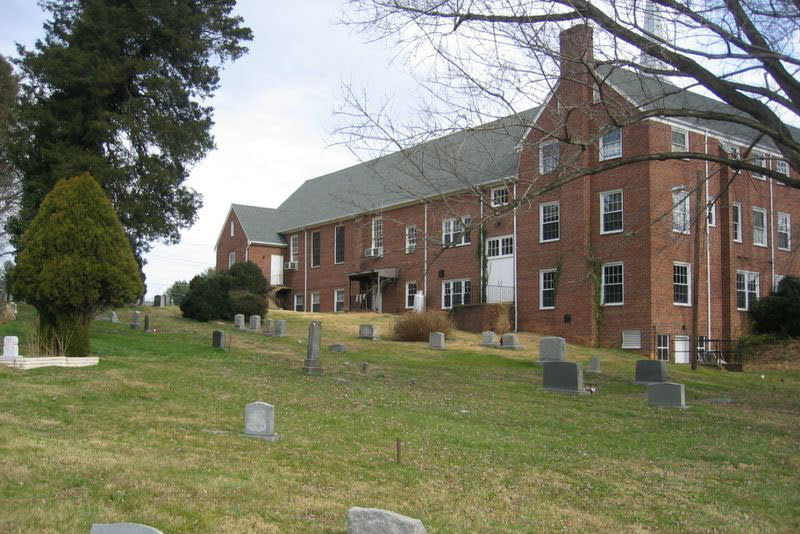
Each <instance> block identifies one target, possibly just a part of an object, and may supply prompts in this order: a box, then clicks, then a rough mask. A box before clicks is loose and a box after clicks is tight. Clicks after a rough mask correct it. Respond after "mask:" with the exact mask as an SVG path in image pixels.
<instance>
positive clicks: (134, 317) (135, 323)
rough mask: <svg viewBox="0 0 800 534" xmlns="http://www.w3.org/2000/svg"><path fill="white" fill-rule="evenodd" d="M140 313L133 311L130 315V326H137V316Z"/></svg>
mask: <svg viewBox="0 0 800 534" xmlns="http://www.w3.org/2000/svg"><path fill="white" fill-rule="evenodd" d="M141 315H142V312H138V311H135V312H133V315H131V328H139V317H140V316H141Z"/></svg>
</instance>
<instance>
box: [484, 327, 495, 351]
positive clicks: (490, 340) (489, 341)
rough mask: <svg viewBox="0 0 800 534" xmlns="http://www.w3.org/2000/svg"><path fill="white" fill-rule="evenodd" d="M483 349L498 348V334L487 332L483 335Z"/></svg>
mask: <svg viewBox="0 0 800 534" xmlns="http://www.w3.org/2000/svg"><path fill="white" fill-rule="evenodd" d="M481 347H497V334H495V333H494V332H492V331H491V330H487V331H486V332H483V333H482V334H481Z"/></svg>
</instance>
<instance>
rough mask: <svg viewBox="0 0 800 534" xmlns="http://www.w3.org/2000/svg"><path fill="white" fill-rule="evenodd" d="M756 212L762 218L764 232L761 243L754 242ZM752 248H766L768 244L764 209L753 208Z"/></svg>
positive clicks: (765, 210) (765, 211)
mask: <svg viewBox="0 0 800 534" xmlns="http://www.w3.org/2000/svg"><path fill="white" fill-rule="evenodd" d="M756 212H758V213H761V214H762V215H763V216H764V226H763V227H762V230H763V232H764V241H763V242H760V243H759V242H756V217H755V214H756ZM752 214H753V246H755V247H766V246H767V245H768V243H769V236H767V209H766V208H758V207H756V206H753V211H752Z"/></svg>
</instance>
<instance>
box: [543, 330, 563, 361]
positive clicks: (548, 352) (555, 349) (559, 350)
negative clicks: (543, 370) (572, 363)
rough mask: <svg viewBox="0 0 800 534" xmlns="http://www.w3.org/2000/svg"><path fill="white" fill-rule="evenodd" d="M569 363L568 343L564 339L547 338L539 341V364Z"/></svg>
mask: <svg viewBox="0 0 800 534" xmlns="http://www.w3.org/2000/svg"><path fill="white" fill-rule="evenodd" d="M565 361H567V342H566V341H564V338H563V337H554V336H545V337H543V338H542V339H541V341H539V363H544V362H565Z"/></svg>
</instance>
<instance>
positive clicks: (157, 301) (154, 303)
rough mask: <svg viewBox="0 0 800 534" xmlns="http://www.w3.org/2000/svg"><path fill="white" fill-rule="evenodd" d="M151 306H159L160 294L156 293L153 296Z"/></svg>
mask: <svg viewBox="0 0 800 534" xmlns="http://www.w3.org/2000/svg"><path fill="white" fill-rule="evenodd" d="M153 307H154V308H160V307H161V295H156V296H155V297H153Z"/></svg>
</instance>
